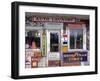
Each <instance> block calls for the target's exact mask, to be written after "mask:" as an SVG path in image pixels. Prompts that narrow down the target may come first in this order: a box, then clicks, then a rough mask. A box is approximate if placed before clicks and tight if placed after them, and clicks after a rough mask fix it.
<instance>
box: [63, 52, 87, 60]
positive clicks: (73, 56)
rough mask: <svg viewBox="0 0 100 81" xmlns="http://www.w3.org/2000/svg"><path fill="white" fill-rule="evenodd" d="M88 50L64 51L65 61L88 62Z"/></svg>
mask: <svg viewBox="0 0 100 81" xmlns="http://www.w3.org/2000/svg"><path fill="white" fill-rule="evenodd" d="M87 56H88V54H87V52H66V53H63V61H64V62H86V61H87V60H88V59H87Z"/></svg>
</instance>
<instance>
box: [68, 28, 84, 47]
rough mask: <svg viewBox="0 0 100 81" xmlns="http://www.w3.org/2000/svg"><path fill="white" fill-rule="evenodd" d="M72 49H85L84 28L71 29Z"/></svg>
mask: <svg viewBox="0 0 100 81" xmlns="http://www.w3.org/2000/svg"><path fill="white" fill-rule="evenodd" d="M70 49H83V30H82V29H71V30H70Z"/></svg>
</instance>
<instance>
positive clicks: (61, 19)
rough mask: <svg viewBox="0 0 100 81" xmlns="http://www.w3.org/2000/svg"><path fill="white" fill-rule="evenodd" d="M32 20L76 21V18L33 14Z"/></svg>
mask: <svg viewBox="0 0 100 81" xmlns="http://www.w3.org/2000/svg"><path fill="white" fill-rule="evenodd" d="M32 21H43V22H75V18H68V17H60V16H57V17H49V16H44V17H43V16H33V17H32Z"/></svg>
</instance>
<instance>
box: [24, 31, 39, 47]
mask: <svg viewBox="0 0 100 81" xmlns="http://www.w3.org/2000/svg"><path fill="white" fill-rule="evenodd" d="M25 42H26V48H32V49H37V48H40V33H39V31H37V30H34V31H29V32H27V36H26V39H25Z"/></svg>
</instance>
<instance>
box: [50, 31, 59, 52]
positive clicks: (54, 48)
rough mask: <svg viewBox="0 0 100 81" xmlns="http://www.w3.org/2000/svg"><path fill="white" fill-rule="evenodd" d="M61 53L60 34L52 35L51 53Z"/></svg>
mask: <svg viewBox="0 0 100 81" xmlns="http://www.w3.org/2000/svg"><path fill="white" fill-rule="evenodd" d="M58 51H59V35H58V33H50V52H58Z"/></svg>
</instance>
